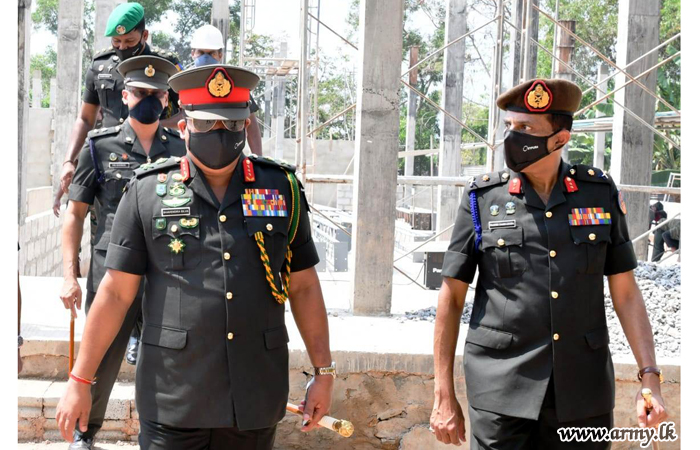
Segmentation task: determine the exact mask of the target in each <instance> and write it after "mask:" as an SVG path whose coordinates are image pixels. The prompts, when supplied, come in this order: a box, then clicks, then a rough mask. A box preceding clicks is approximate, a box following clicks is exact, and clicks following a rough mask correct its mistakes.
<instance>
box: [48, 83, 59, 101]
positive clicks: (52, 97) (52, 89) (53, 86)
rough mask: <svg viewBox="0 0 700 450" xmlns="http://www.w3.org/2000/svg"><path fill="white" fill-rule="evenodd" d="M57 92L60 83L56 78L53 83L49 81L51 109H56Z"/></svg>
mask: <svg viewBox="0 0 700 450" xmlns="http://www.w3.org/2000/svg"><path fill="white" fill-rule="evenodd" d="M56 92H58V83H57V82H56V78H51V81H49V107H50V108H55V107H56Z"/></svg>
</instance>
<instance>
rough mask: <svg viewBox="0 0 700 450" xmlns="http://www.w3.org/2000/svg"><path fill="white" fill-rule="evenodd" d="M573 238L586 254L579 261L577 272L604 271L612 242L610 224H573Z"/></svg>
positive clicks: (591, 272) (592, 272)
mask: <svg viewBox="0 0 700 450" xmlns="http://www.w3.org/2000/svg"><path fill="white" fill-rule="evenodd" d="M569 229H570V230H571V239H572V240H573V241H574V244H575V245H576V246H577V247H578V248H579V250H580V252H581V253H582V255H583V254H585V257H584V258H577V259H578V261H579V264H578V267H577V272H578V273H586V274H596V273H603V269H604V268H605V255H606V253H607V250H608V243H609V242H610V225H585V226H572V227H569Z"/></svg>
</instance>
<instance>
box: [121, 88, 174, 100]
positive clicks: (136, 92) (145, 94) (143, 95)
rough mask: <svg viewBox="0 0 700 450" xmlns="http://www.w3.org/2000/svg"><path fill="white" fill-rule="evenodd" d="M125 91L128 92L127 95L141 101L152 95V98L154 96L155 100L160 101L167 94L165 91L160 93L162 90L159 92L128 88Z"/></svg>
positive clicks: (158, 90) (156, 90) (157, 90)
mask: <svg viewBox="0 0 700 450" xmlns="http://www.w3.org/2000/svg"><path fill="white" fill-rule="evenodd" d="M126 91H127V92H129V93H130V94H131V95H133V96H134V97H136V98H138V99H139V100H140V99H142V98H146V97H148V96H149V95H152V96H154V97H155V98H157V99H158V100H160V99H162V98H163V97H165V94H166V93H167V91H162V90H160V89H134V88H128V89H127V90H126Z"/></svg>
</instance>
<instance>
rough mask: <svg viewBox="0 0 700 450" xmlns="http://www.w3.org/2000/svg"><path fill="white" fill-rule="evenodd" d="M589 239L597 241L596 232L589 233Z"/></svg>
mask: <svg viewBox="0 0 700 450" xmlns="http://www.w3.org/2000/svg"><path fill="white" fill-rule="evenodd" d="M588 239H590V240H591V241H595V233H591V234H589V235H588Z"/></svg>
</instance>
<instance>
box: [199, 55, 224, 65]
mask: <svg viewBox="0 0 700 450" xmlns="http://www.w3.org/2000/svg"><path fill="white" fill-rule="evenodd" d="M220 62H221V61H219V60H218V59H216V58H214V57H213V56H212V55H211V54H210V53H202V54H201V55H199V56H198V57H197V58H195V60H194V66H195V67H200V66H208V65H210V64H219V63H220Z"/></svg>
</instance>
